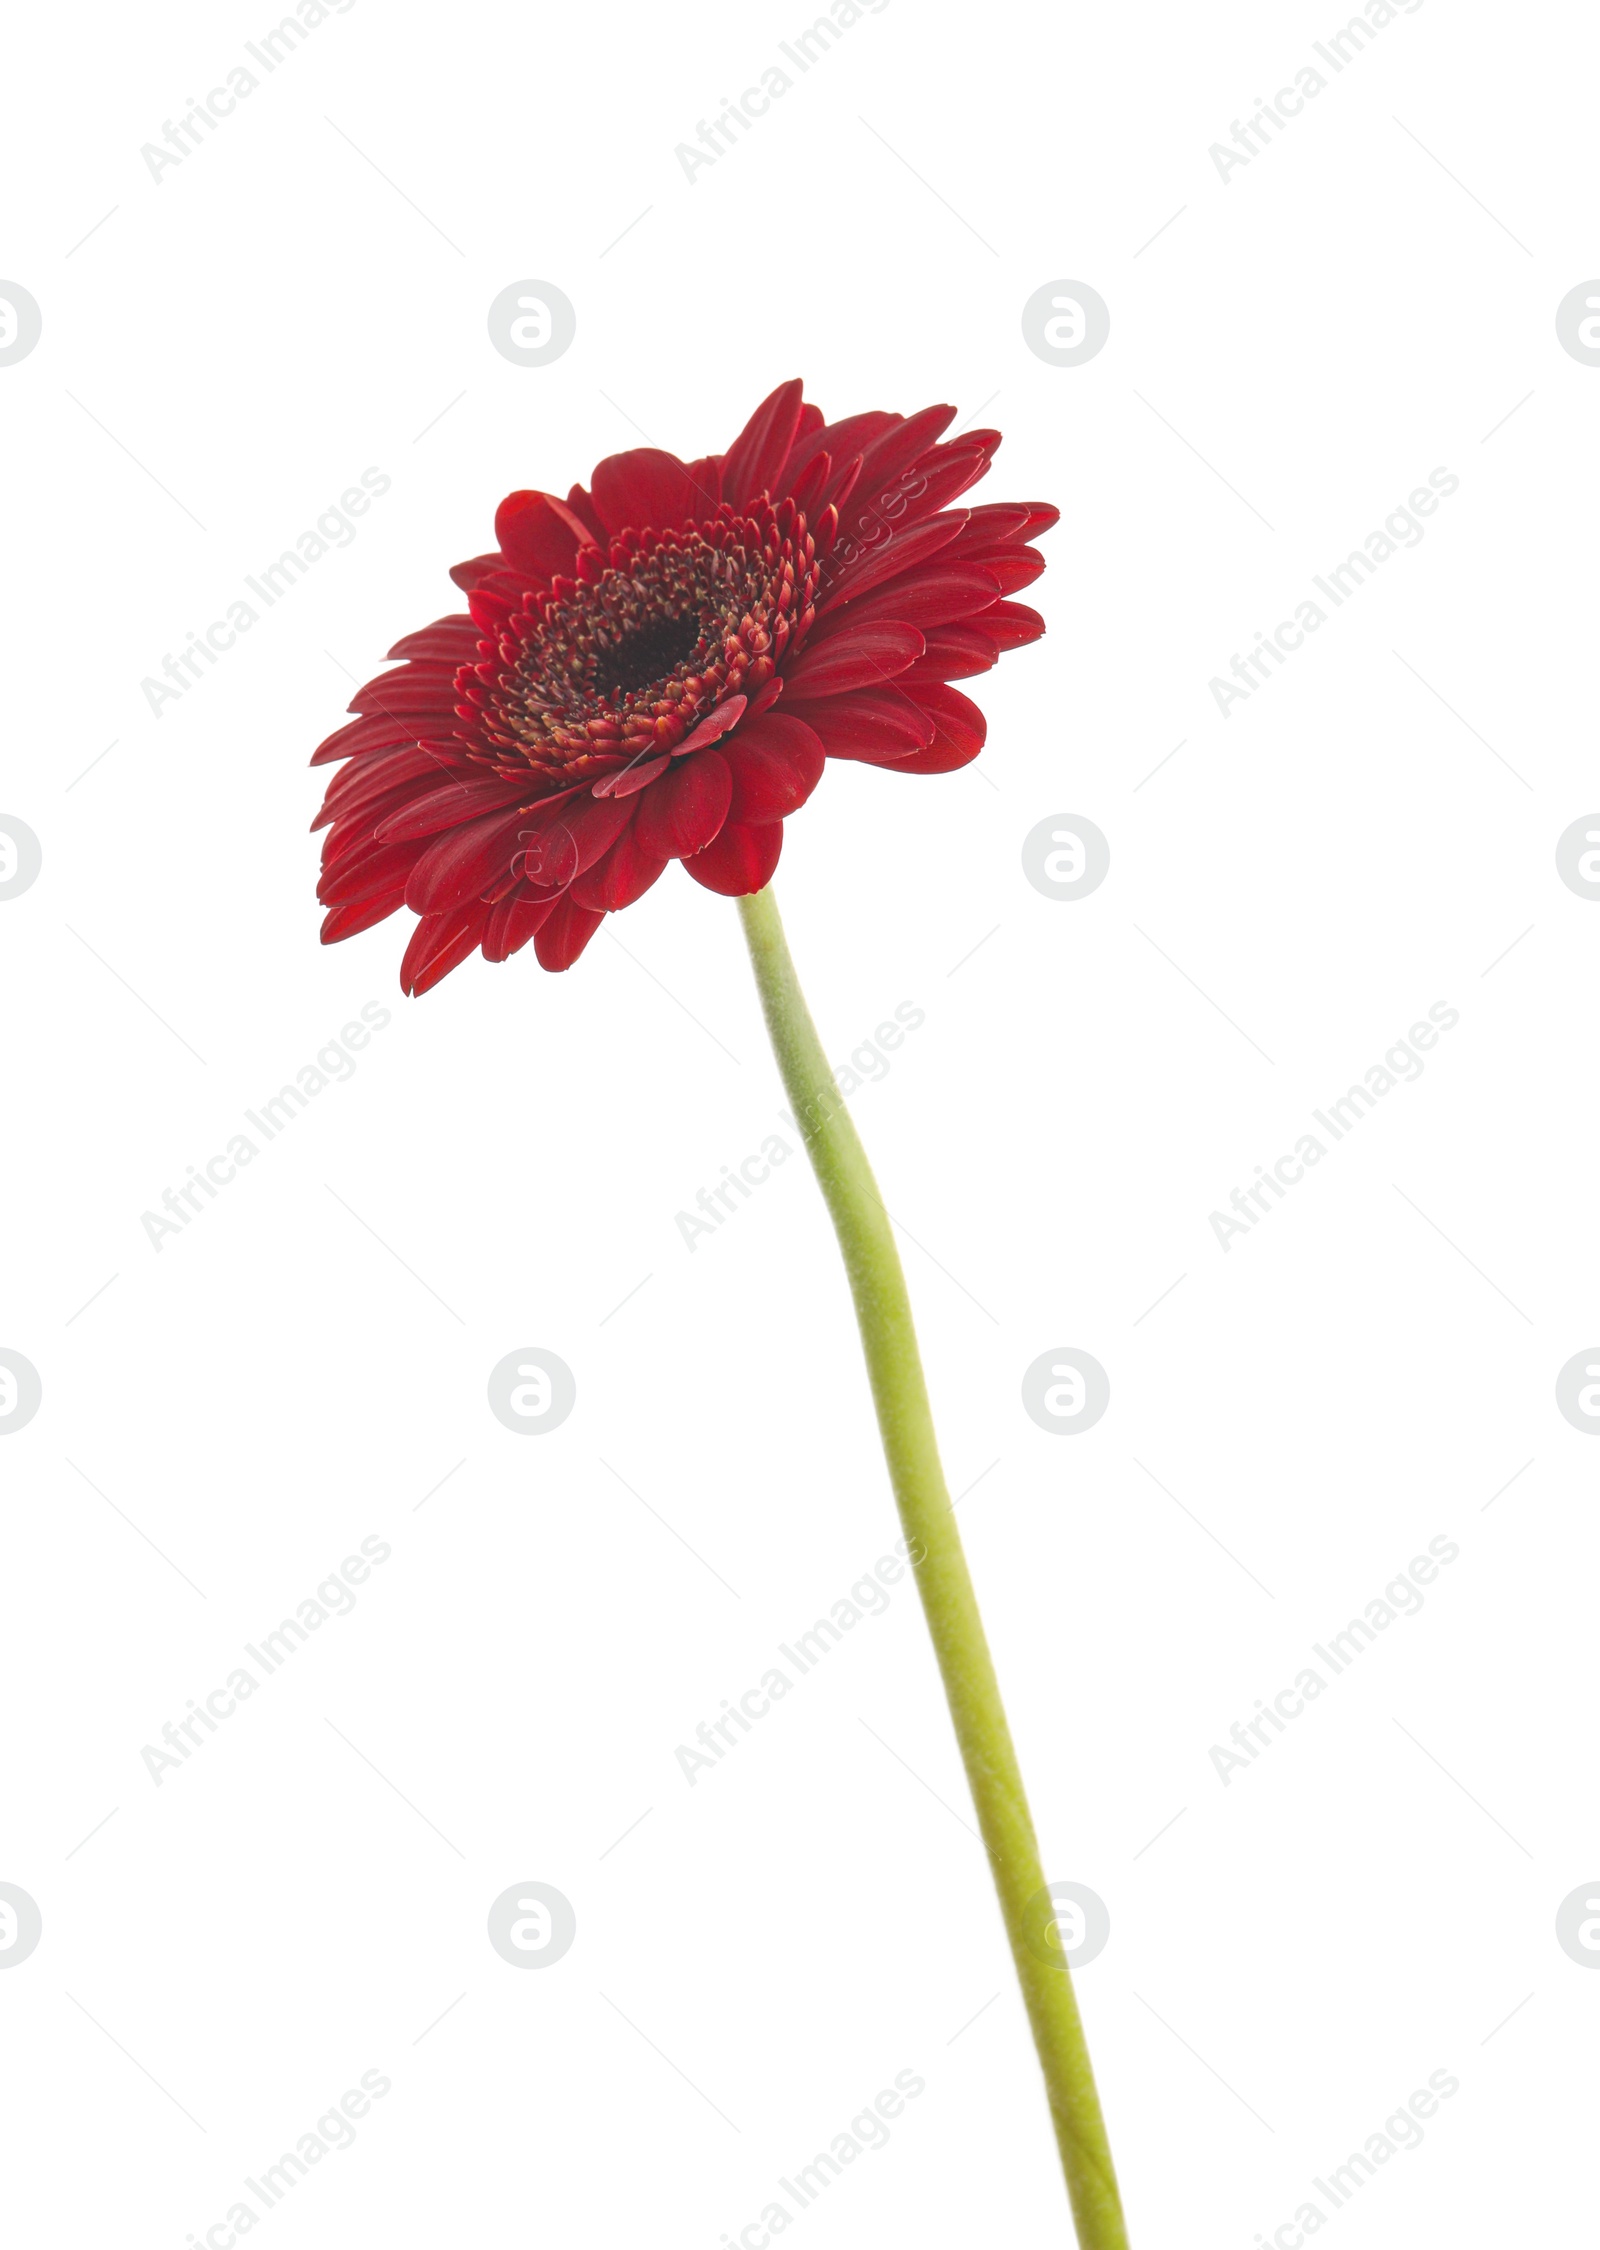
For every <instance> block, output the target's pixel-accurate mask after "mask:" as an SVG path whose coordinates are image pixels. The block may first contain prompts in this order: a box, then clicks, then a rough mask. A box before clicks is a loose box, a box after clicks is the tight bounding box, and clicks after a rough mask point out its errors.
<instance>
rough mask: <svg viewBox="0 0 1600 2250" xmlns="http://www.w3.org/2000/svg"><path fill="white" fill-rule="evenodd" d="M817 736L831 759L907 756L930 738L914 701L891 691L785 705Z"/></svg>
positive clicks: (923, 713)
mask: <svg viewBox="0 0 1600 2250" xmlns="http://www.w3.org/2000/svg"><path fill="white" fill-rule="evenodd" d="M791 711H792V713H793V715H794V717H795V718H797V719H804V720H805V722H806V724H807V726H809V727H814V728H815V729H816V731H817V733H818V734H819V735H820V736H821V737H822V746H823V748H824V750H826V752H827V754H828V756H829V757H830V758H868V759H871V758H877V757H890V758H892V757H895V756H897V755H898V756H902V757H909V756H910V754H911V753H912V751H914V750H925V749H926V748H927V747H928V744H929V743H930V742H931V741H932V740H933V721H932V720H931V719H930V718H929V716H928V714H927V713H926V711H924V710H923V709H922V707H921V705H920V704H919V703H914V702H913V701H912V700H911V698H910V696H909V695H902V694H900V693H899V691H898V690H897V689H895V688H880V689H879V690H878V691H877V693H876V694H873V695H834V696H828V697H825V698H823V699H821V700H819V701H818V702H815V703H802V702H800V701H799V699H798V698H796V699H795V701H794V702H793V703H792V704H791V703H789V702H787V701H786V702H785V704H784V712H785V714H786V715H787V714H789V713H790V712H791Z"/></svg>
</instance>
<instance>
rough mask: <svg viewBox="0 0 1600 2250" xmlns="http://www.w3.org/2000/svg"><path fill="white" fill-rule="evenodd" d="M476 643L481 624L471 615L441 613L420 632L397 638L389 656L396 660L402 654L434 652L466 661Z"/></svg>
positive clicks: (474, 649) (425, 654) (390, 658)
mask: <svg viewBox="0 0 1600 2250" xmlns="http://www.w3.org/2000/svg"><path fill="white" fill-rule="evenodd" d="M477 645H478V628H477V626H476V625H475V624H474V622H473V620H472V619H471V617H441V618H440V619H439V621H438V623H437V624H434V625H424V627H423V628H422V631H421V632H420V633H407V635H406V637H405V639H404V640H402V641H396V642H395V644H394V647H393V648H392V649H390V651H389V658H388V660H389V662H390V663H394V662H395V661H396V660H397V659H399V658H401V657H408V656H423V657H428V656H433V657H444V658H448V659H449V661H450V662H452V663H456V664H464V663H467V662H468V661H470V659H471V657H472V656H473V654H474V653H475V651H476V648H477Z"/></svg>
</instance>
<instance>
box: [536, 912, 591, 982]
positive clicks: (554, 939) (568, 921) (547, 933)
mask: <svg viewBox="0 0 1600 2250" xmlns="http://www.w3.org/2000/svg"><path fill="white" fill-rule="evenodd" d="M604 920H605V916H604V915H603V914H594V913H591V912H590V910H589V909H588V908H587V907H584V906H578V905H575V904H574V903H573V900H572V899H571V898H570V897H569V896H567V895H565V894H564V895H563V896H562V897H561V898H559V899H557V901H556V903H555V907H554V910H553V911H552V913H551V915H550V917H549V919H548V921H546V922H545V923H544V924H543V926H542V927H541V928H540V930H539V931H538V933H537V935H536V936H535V938H534V941H533V950H534V951H535V953H537V954H538V956H539V965H540V967H541V968H545V969H570V968H571V966H572V964H573V962H574V961H576V959H577V958H578V955H579V954H580V953H581V952H582V951H583V949H584V947H585V946H586V945H587V944H588V942H589V940H590V939H591V938H592V937H593V936H594V933H595V931H596V930H597V929H599V927H600V925H601V923H602V922H603V921H604Z"/></svg>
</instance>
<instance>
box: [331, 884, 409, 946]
mask: <svg viewBox="0 0 1600 2250" xmlns="http://www.w3.org/2000/svg"><path fill="white" fill-rule="evenodd" d="M404 904H405V885H404V884H401V885H400V887H399V888H398V889H391V890H387V891H380V892H378V893H377V895H376V896H375V897H373V898H364V899H358V900H356V901H355V902H354V903H353V904H352V905H350V906H336V907H334V908H332V910H331V911H330V912H329V913H327V914H325V915H324V916H323V918H322V942H323V944H324V945H337V944H338V942H339V940H340V939H341V938H347V937H354V936H355V935H356V933H357V932H358V931H360V930H370V929H371V928H372V926H373V924H374V923H375V922H386V921H387V920H388V918H389V916H390V915H391V914H396V913H398V912H399V910H400V908H401V907H402V906H403V905H404Z"/></svg>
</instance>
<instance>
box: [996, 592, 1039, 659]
mask: <svg viewBox="0 0 1600 2250" xmlns="http://www.w3.org/2000/svg"><path fill="white" fill-rule="evenodd" d="M983 629H984V631H985V632H986V633H992V634H993V635H994V637H995V639H996V640H997V641H998V642H999V643H1000V646H1001V647H1002V648H1026V647H1027V645H1028V643H1029V642H1030V641H1036V640H1037V639H1038V638H1039V636H1040V634H1041V633H1042V632H1043V631H1044V619H1043V618H1042V617H1041V616H1040V615H1039V612H1038V611H1037V610H1036V609H1029V607H1028V605H1027V603H1026V602H996V603H995V605H994V607H993V609H986V610H985V611H984V613H983Z"/></svg>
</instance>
